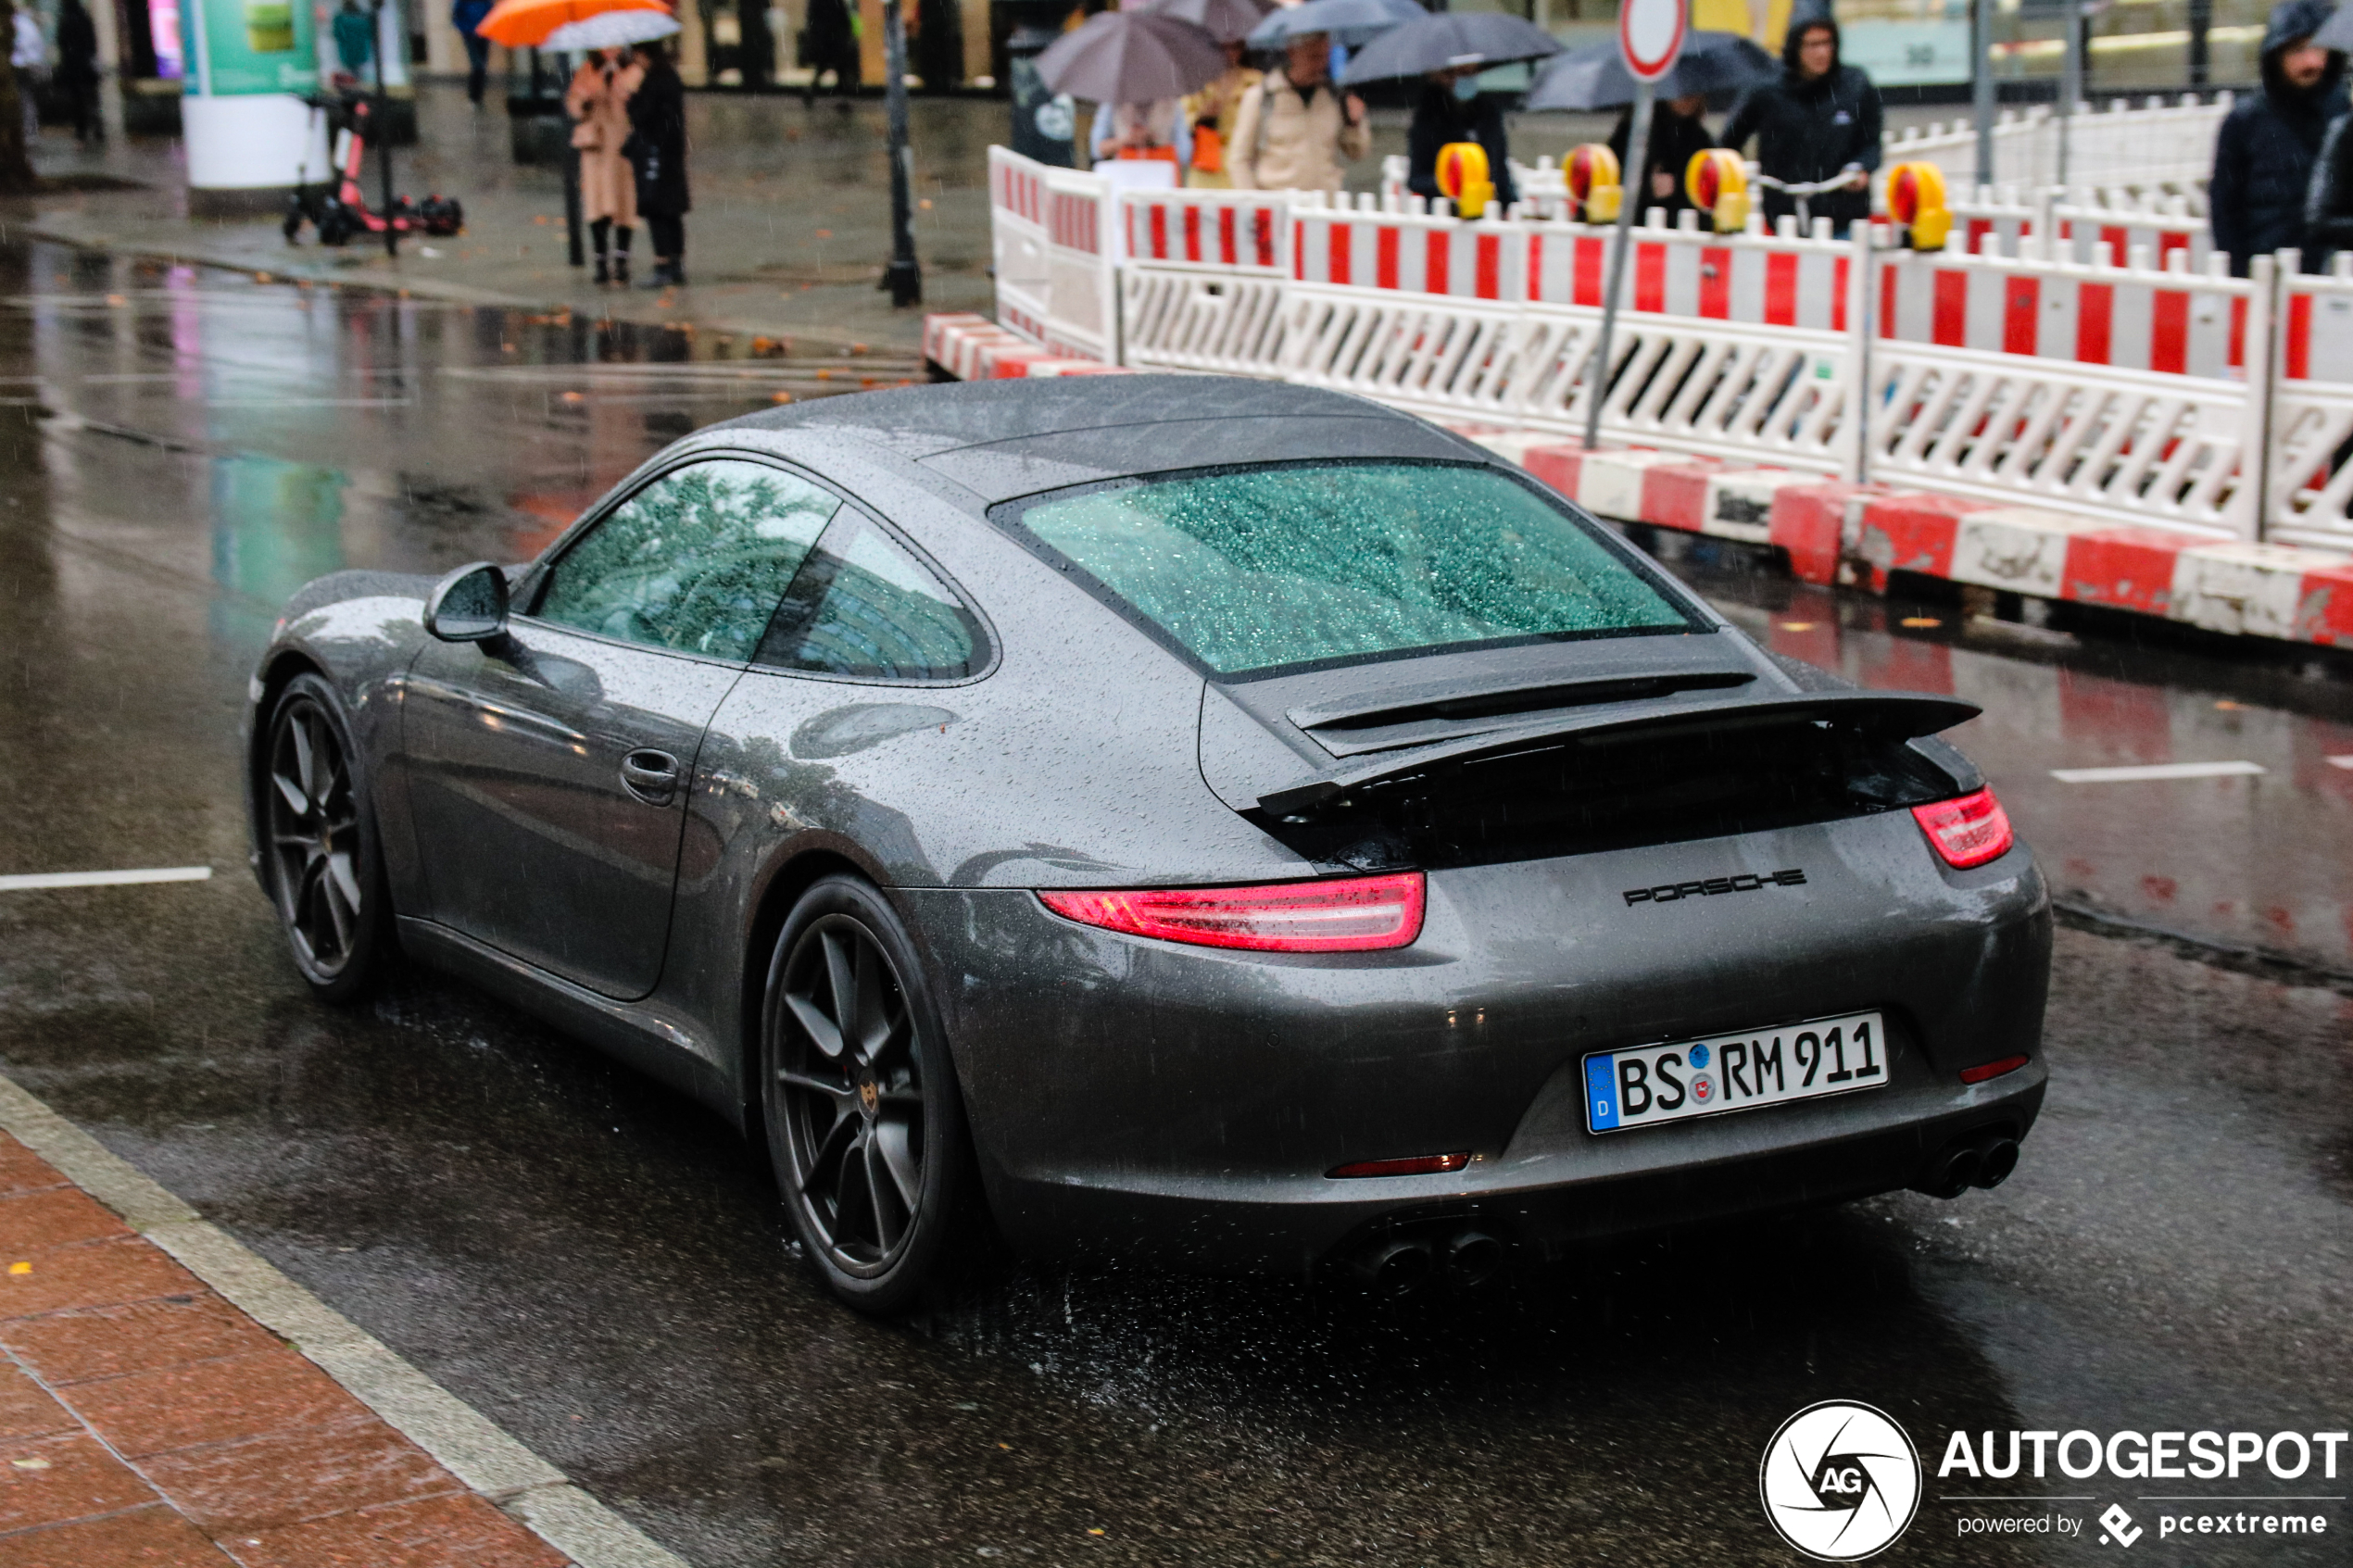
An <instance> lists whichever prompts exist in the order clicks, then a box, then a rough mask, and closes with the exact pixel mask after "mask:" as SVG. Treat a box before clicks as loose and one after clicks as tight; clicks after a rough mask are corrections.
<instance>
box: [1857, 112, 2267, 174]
mask: <svg viewBox="0 0 2353 1568" xmlns="http://www.w3.org/2000/svg"><path fill="white" fill-rule="evenodd" d="M2230 109H2231V94H2228V93H2218V94H2215V98H2214V102H2212V103H2210V104H2201V103H2199V102H2197V100H2196V97H2195V96H2194V95H2186V96H2184V97H2183V98H2181V99H2179V100H2177V101H2175V102H2173V103H2171V104H2168V103H2164V102H2162V101H2160V100H2158V99H2156V98H2150V99H2147V100H2145V102H2144V103H2143V104H2142V105H2141V106H2140V107H2133V106H2132V105H2130V104H2129V103H2127V102H2126V101H2125V100H2123V99H2121V98H2119V99H2117V100H2115V101H2114V102H2112V103H2111V104H2109V106H2108V109H2107V111H2106V112H2100V111H2098V110H2096V109H2095V108H2094V107H2092V106H2090V105H2084V106H2082V107H2081V108H2080V109H2079V110H2078V112H2077V113H2075V114H2074V115H2072V116H2070V117H2069V119H2070V121H2071V123H2070V125H2069V127H2068V129H2067V132H2066V134H2067V139H2068V140H2067V169H2066V171H2065V179H2066V182H2067V183H2069V184H2070V185H2100V186H2114V187H2119V188H2124V189H2131V190H2134V191H2140V192H2144V193H2147V192H2186V191H2188V190H2191V189H2193V188H2195V187H2202V185H2203V184H2204V182H2205V181H2206V178H2207V176H2208V174H2210V173H2211V172H2212V171H2213V168H2214V136H2215V132H2217V131H2218V130H2220V129H2221V120H2222V117H2223V116H2224V115H2226V114H2228V113H2229V112H2230ZM2059 135H2060V124H2059V117H2058V116H2057V114H2055V113H2054V112H2053V111H2052V108H2051V107H2050V106H2049V105H2047V104H2037V105H2035V106H2034V107H2032V108H2030V109H2028V110H2027V111H2026V112H2024V113H2023V114H2021V113H2019V112H2018V111H2016V110H2012V109H2005V110H2004V111H2003V112H2002V115H2001V118H2000V119H1999V120H1998V121H1997V122H1996V124H1995V125H1994V179H1995V180H1996V181H1998V182H2001V183H2005V184H2011V185H2016V186H2019V187H2020V188H2023V189H2039V188H2042V187H2045V186H2052V185H2057V184H2058V183H2059V182H2060V179H2061V172H2060V169H2059ZM1881 145H1882V148H1883V150H1884V151H1883V156H1884V157H1885V159H1886V161H1887V162H1889V163H1921V162H1925V163H1933V164H1935V165H1936V166H1937V167H1938V168H1939V169H1942V170H1944V188H1945V190H1946V191H1948V192H1951V193H1954V194H1958V193H1961V192H1965V191H1971V190H1974V189H1976V188H1977V185H1978V183H1979V181H1978V176H1977V128H1976V126H1974V125H1973V124H1970V123H1969V122H1968V121H1966V120H1957V121H1955V122H1954V123H1953V124H1952V125H1950V126H1949V127H1948V126H1945V125H1943V124H1937V125H1931V126H1929V127H1928V128H1927V129H1926V130H1922V129H1920V128H1919V127H1918V126H1911V127H1907V128H1906V129H1905V130H1904V131H1902V132H1894V133H1891V134H1890V135H1888V136H1887V137H1886V138H1885V139H1884V140H1883V142H1882V144H1881Z"/></svg>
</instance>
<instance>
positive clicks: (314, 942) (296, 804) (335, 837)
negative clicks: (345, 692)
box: [254, 673, 394, 1005]
mask: <svg viewBox="0 0 2353 1568" xmlns="http://www.w3.org/2000/svg"><path fill="white" fill-rule="evenodd" d="M256 765H257V769H258V771H257V773H256V776H255V779H254V794H255V798H256V800H257V801H258V803H259V807H260V816H261V826H262V846H261V848H262V865H263V868H264V872H265V874H266V876H267V878H268V885H269V889H270V897H271V902H272V903H274V904H275V905H276V906H277V908H278V924H279V928H280V929H281V930H283V932H284V933H285V935H286V945H287V947H289V948H290V949H292V951H293V953H294V960H295V967H296V969H298V970H300V971H301V972H302V978H303V981H304V983H305V984H307V985H309V987H310V991H311V995H313V996H315V997H318V998H319V999H320V1000H321V1001H323V1002H333V1003H336V1004H338V1005H340V1004H342V1003H345V1002H350V1001H354V1000H357V999H358V998H359V997H361V996H363V995H364V994H365V993H366V992H367V990H368V988H369V987H370V986H371V985H374V984H375V982H376V981H378V980H379V979H381V978H382V977H383V975H384V972H385V971H386V970H387V969H388V968H390V967H391V963H392V960H393V957H394V950H393V947H394V943H393V935H392V909H391V900H390V898H388V897H386V896H385V890H384V853H383V847H382V843H381V841H380V840H379V839H378V837H377V834H376V811H375V802H374V800H373V798H372V797H371V795H370V794H369V790H368V779H367V775H366V773H365V771H363V770H362V768H361V766H360V763H359V746H356V745H355V744H353V741H352V738H351V726H350V724H349V723H348V722H347V721H346V720H345V718H344V714H343V703H342V700H341V699H340V698H338V697H337V696H335V690H334V688H333V686H331V685H329V684H327V683H326V682H325V681H323V680H321V679H320V678H319V677H318V676H317V675H313V674H308V673H306V674H301V675H297V676H296V677H295V678H294V679H293V680H291V681H289V682H287V683H286V688H285V690H284V691H283V692H281V693H279V694H278V700H277V702H276V704H275V705H274V706H273V707H272V708H271V710H270V729H269V733H268V737H267V739H266V741H265V742H264V746H263V749H262V752H261V755H260V756H259V758H258V759H256Z"/></svg>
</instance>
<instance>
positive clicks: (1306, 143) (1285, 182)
mask: <svg viewBox="0 0 2353 1568" xmlns="http://www.w3.org/2000/svg"><path fill="white" fill-rule="evenodd" d="M1331 44H1332V41H1331V37H1330V35H1329V34H1327V33H1322V32H1303V33H1297V34H1294V35H1293V36H1291V37H1290V38H1287V39H1285V40H1284V41H1283V63H1282V64H1281V65H1280V66H1279V67H1277V68H1276V69H1273V70H1270V71H1268V72H1267V73H1266V75H1265V78H1264V79H1263V80H1262V81H1261V82H1259V84H1258V87H1257V89H1256V90H1255V91H1253V92H1252V93H1251V94H1248V95H1247V96H1246V97H1244V98H1243V99H1242V107H1241V112H1240V113H1239V114H1238V115H1236V116H1235V117H1234V144H1233V145H1232V146H1231V147H1228V148H1227V149H1226V157H1227V165H1228V167H1230V168H1231V169H1232V170H1233V176H1234V186H1235V188H1236V189H1237V190H1243V191H1337V190H1339V189H1340V185H1341V183H1342V182H1343V181H1344V180H1345V178H1346V169H1345V168H1344V167H1343V166H1344V165H1347V164H1352V163H1354V162H1355V161H1356V160H1357V159H1358V158H1361V157H1364V156H1365V154H1366V153H1367V152H1369V151H1371V150H1372V144H1373V135H1372V131H1371V128H1370V127H1368V126H1367V125H1366V124H1365V100H1364V99H1362V98H1360V97H1358V96H1357V95H1356V94H1353V93H1342V92H1341V91H1340V88H1339V86H1338V85H1337V84H1335V83H1334V82H1333V81H1332V75H1331V55H1332V47H1331Z"/></svg>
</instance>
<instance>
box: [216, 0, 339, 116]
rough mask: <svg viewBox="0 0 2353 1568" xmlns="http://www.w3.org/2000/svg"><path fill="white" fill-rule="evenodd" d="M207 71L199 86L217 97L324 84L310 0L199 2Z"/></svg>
mask: <svg viewBox="0 0 2353 1568" xmlns="http://www.w3.org/2000/svg"><path fill="white" fill-rule="evenodd" d="M200 4H201V5H202V6H203V8H204V45H205V59H204V66H205V69H204V72H203V75H202V77H201V78H200V79H199V85H201V86H202V88H203V89H204V90H205V91H206V92H208V93H209V94H211V95H212V96H214V97H217V98H227V97H235V96H238V95H241V94H249V93H308V92H309V91H311V90H312V89H313V88H315V87H317V86H318V85H319V55H318V50H317V47H316V46H315V44H314V43H313V41H312V38H311V31H310V29H311V21H310V6H309V5H308V3H307V0H200Z"/></svg>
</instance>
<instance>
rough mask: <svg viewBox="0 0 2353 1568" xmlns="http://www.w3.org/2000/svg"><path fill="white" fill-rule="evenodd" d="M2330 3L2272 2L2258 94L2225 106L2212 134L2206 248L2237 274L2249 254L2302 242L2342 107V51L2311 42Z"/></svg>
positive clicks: (2312, 0)
mask: <svg viewBox="0 0 2353 1568" xmlns="http://www.w3.org/2000/svg"><path fill="white" fill-rule="evenodd" d="M2332 9H2333V7H2332V6H2330V4H2329V0H2285V3H2284V4H2282V5H2279V6H2273V7H2272V9H2271V25H2270V26H2268V27H2266V28H2265V29H2264V30H2263V91H2262V92H2260V93H2250V94H2246V96H2245V97H2243V98H2241V99H2239V101H2238V102H2236V103H2235V104H2233V105H2232V106H2231V112H2230V113H2229V114H2228V115H2227V116H2225V117H2224V118H2223V120H2222V129H2221V132H2219V133H2218V134H2217V135H2216V136H2215V138H2214V177H2213V179H2211V180H2210V181H2208V183H2207V187H2206V209H2207V212H2208V222H2209V223H2210V224H2211V225H2212V227H2213V230H2214V248H2215V249H2216V250H2220V251H2228V252H2229V253H2230V257H2231V270H2232V271H2233V272H2234V273H2236V274H2237V275H2238V276H2240V277H2242V278H2243V277H2245V276H2246V268H2247V263H2248V262H2250V261H2252V260H2253V259H2254V258H2255V257H2259V256H2266V255H2269V254H2270V253H2271V252H2272V251H2275V250H2278V249H2280V248H2281V247H2282V246H2284V245H2303V244H2304V207H2305V201H2306V199H2307V197H2308V195H2309V190H2310V186H2311V183H2312V171H2313V169H2314V167H2315V166H2316V165H2317V164H2318V163H2319V161H2320V151H2321V138H2322V135H2323V134H2324V133H2325V132H2326V131H2327V130H2328V123H2329V121H2330V120H2332V119H2335V118H2336V117H2337V116H2338V115H2341V114H2343V113H2344V112H2345V109H2346V98H2345V56H2342V55H2339V54H2336V53H2334V52H2333V51H2331V50H2327V49H2323V48H2322V47H2320V46H2319V45H2318V44H2314V43H2313V42H2312V35H2313V34H2314V33H2316V32H2318V31H2320V30H2321V27H2322V23H2324V22H2326V21H2327V20H2328V19H2329V15H2330V12H2331V11H2332ZM2317 260H2318V257H2310V258H2309V259H2308V265H2309V264H2310V262H2315V261H2317Z"/></svg>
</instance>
